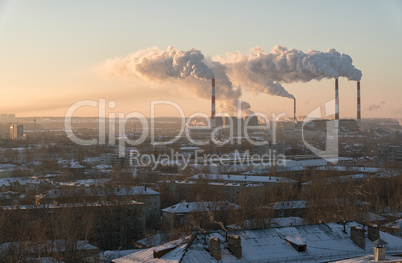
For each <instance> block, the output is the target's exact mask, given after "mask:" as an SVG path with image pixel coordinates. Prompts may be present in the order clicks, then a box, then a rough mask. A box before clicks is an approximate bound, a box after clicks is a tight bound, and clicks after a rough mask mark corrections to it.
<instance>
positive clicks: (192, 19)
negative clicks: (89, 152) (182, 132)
mask: <svg viewBox="0 0 402 263" xmlns="http://www.w3.org/2000/svg"><path fill="white" fill-rule="evenodd" d="M276 45H281V46H284V47H287V48H295V49H298V50H301V51H303V52H308V51H309V50H310V49H312V50H319V51H323V52H326V51H327V50H328V49H330V48H335V49H336V50H337V51H338V52H340V53H346V54H348V55H349V56H350V57H351V58H352V59H353V65H354V66H355V67H356V68H358V69H360V70H361V71H362V73H363V77H362V79H361V94H362V95H361V100H362V118H382V117H387V118H397V119H401V120H402V103H401V98H402V96H401V95H402V91H401V83H402V74H401V69H402V48H401V47H402V1H392V0H390V1H366V0H362V1H128V0H127V1H95V0H94V1H92V0H87V1H76V0H72V1H55V0H39V1H29V0H26V1H20V0H12V1H8V0H0V74H1V77H0V87H1V96H0V113H15V114H16V116H17V117H35V116H65V114H66V112H67V110H68V109H69V107H70V106H71V105H73V104H74V103H75V102H78V101H81V100H95V101H98V100H99V99H100V98H105V99H106V101H111V100H113V101H115V104H116V107H115V108H113V109H111V108H108V109H107V110H108V112H112V113H116V115H117V113H118V112H123V113H124V114H128V113H130V112H139V113H141V114H143V115H145V116H149V115H150V112H151V101H155V100H169V101H172V102H174V103H177V104H178V105H180V107H181V108H182V109H183V112H184V113H185V115H187V116H189V115H191V114H192V113H195V112H204V113H206V114H207V115H209V114H210V101H209V100H208V99H206V98H200V97H197V96H196V95H195V94H194V92H193V90H191V89H186V85H187V83H186V82H185V81H183V82H180V81H176V82H158V83H150V82H149V81H143V80H138V79H130V78H122V77H113V76H105V74H102V73H100V72H99V70H98V69H99V67H100V65H103V63H105V61H106V60H108V59H113V58H119V57H125V56H127V55H129V54H132V53H135V52H137V51H138V50H142V49H147V48H150V47H158V48H160V49H161V50H165V49H167V48H168V47H169V46H173V47H175V48H176V49H180V50H189V49H191V48H196V49H199V50H201V51H202V53H203V54H204V55H205V56H206V57H208V58H212V59H213V58H215V57H216V56H218V55H221V56H226V53H227V52H234V51H240V52H242V53H245V54H247V53H248V52H249V50H250V49H251V48H254V47H256V46H261V47H263V48H264V49H265V51H268V52H269V51H270V50H272V49H273V48H274V47H275V46H276ZM283 86H284V87H285V88H286V90H287V91H288V92H290V93H291V94H293V95H294V96H295V97H296V98H297V111H298V115H300V116H302V115H306V114H308V113H309V112H311V111H312V110H314V109H315V108H317V107H320V106H321V107H322V106H324V104H325V102H327V101H329V100H331V99H333V98H334V80H333V79H323V80H321V81H316V80H313V81H311V82H307V83H303V82H297V83H291V84H286V83H285V84H283ZM208 87H209V86H208V85H207V84H206V88H208ZM339 87H340V117H341V118H354V117H355V116H356V82H354V81H348V80H347V79H345V78H340V79H339ZM218 88H219V87H217V89H218ZM241 99H242V100H245V101H247V102H249V103H250V104H251V109H252V110H253V111H255V112H261V113H264V114H268V115H271V114H272V113H275V114H279V113H281V112H284V113H286V114H287V115H288V116H292V115H293V101H292V100H291V99H288V98H282V97H277V96H270V95H268V94H254V93H251V92H247V91H244V90H243V92H242V96H241ZM220 110H222V109H219V108H218V109H217V111H220ZM155 112H156V115H157V116H178V111H177V110H176V109H175V108H173V107H171V106H157V107H156V108H155ZM323 114H324V113H323ZM97 115H98V109H97V108H94V107H89V106H87V107H81V108H79V109H78V110H77V111H76V112H75V115H74V116H97Z"/></svg>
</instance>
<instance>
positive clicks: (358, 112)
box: [357, 81, 362, 132]
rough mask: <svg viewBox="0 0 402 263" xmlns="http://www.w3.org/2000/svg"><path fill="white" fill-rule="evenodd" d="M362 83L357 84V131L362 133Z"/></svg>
mask: <svg viewBox="0 0 402 263" xmlns="http://www.w3.org/2000/svg"><path fill="white" fill-rule="evenodd" d="M360 109H361V107H360V81H358V82H357V131H358V132H361V131H362V126H361V121H360V119H361V114H360Z"/></svg>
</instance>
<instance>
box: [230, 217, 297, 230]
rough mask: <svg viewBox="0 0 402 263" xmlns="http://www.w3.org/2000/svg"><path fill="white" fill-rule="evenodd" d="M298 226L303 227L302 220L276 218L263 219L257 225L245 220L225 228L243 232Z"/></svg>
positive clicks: (254, 221)
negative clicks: (264, 228) (262, 227)
mask: <svg viewBox="0 0 402 263" xmlns="http://www.w3.org/2000/svg"><path fill="white" fill-rule="evenodd" d="M291 225H292V226H300V225H305V223H304V220H303V218H300V217H278V218H264V219H263V222H261V223H260V224H259V222H258V221H256V220H255V219H253V220H245V221H243V222H240V223H236V224H232V225H229V226H227V227H228V228H229V229H233V230H241V229H243V230H245V229H255V228H261V227H260V226H265V227H285V226H291Z"/></svg>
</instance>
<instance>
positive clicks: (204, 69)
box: [103, 46, 250, 112]
mask: <svg viewBox="0 0 402 263" xmlns="http://www.w3.org/2000/svg"><path fill="white" fill-rule="evenodd" d="M103 68H104V69H106V71H107V72H108V73H111V74H112V75H117V76H125V77H129V78H139V79H143V80H149V81H166V80H176V79H186V84H188V85H189V87H190V88H193V89H195V90H194V92H195V95H197V96H199V97H203V98H207V99H209V98H210V97H211V84H210V83H205V82H204V83H203V82H200V81H199V80H209V79H212V78H216V87H217V88H216V98H217V101H218V102H219V104H220V106H222V107H224V108H225V109H226V110H228V111H230V112H234V111H235V110H236V106H237V101H238V99H239V98H240V97H241V89H239V88H234V87H233V85H232V82H231V81H230V80H229V78H228V76H227V75H226V67H225V66H224V65H222V64H221V63H219V62H216V61H212V60H211V59H206V58H205V57H204V55H203V54H202V53H201V51H200V50H197V49H191V50H188V51H183V50H177V49H175V48H173V47H171V46H170V47H168V48H167V50H160V49H159V48H157V47H152V48H148V49H145V50H139V51H137V52H135V53H133V54H130V55H128V56H126V57H123V58H115V59H109V60H107V61H106V62H105V63H104V65H103ZM194 79H197V80H198V81H194ZM242 109H243V110H245V111H250V110H249V109H250V104H249V103H247V102H243V103H242Z"/></svg>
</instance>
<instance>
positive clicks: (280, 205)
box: [273, 200, 307, 210]
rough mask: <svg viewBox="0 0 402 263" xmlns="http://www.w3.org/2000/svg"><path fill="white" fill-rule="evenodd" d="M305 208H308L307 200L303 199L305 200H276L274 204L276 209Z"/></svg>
mask: <svg viewBox="0 0 402 263" xmlns="http://www.w3.org/2000/svg"><path fill="white" fill-rule="evenodd" d="M303 208H307V202H306V201H303V200H296V201H281V202H276V203H275V204H274V205H273V209H275V210H285V209H303Z"/></svg>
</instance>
